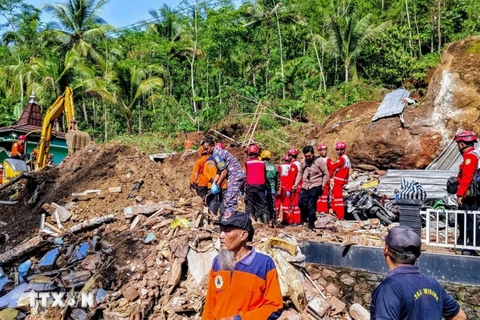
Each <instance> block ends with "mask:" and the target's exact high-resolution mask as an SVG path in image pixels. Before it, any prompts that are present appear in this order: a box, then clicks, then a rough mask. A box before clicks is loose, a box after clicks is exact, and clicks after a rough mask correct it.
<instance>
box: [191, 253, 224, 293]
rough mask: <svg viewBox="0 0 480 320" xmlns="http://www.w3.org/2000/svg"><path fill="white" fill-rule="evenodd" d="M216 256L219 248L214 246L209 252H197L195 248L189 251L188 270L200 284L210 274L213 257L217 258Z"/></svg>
mask: <svg viewBox="0 0 480 320" xmlns="http://www.w3.org/2000/svg"><path fill="white" fill-rule="evenodd" d="M216 256H217V250H215V249H214V248H210V249H209V250H208V251H207V252H197V251H195V250H193V249H191V250H189V251H188V254H187V262H188V270H189V271H190V273H191V274H192V276H193V278H194V279H195V282H196V283H197V284H200V283H201V282H202V280H203V278H204V277H205V276H206V275H208V274H209V272H210V269H211V268H212V263H213V259H215V257H216Z"/></svg>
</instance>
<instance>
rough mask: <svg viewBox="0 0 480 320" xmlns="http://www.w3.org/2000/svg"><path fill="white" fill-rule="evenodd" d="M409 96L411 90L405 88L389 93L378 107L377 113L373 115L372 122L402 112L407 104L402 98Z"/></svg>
mask: <svg viewBox="0 0 480 320" xmlns="http://www.w3.org/2000/svg"><path fill="white" fill-rule="evenodd" d="M409 96H410V92H408V91H407V90H405V89H397V90H395V91H392V92H389V93H387V94H386V95H385V98H383V101H382V103H381V104H380V106H379V107H378V109H377V113H375V115H374V116H373V119H372V122H373V121H376V120H378V119H381V118H386V117H391V116H394V115H397V114H401V113H402V112H403V108H404V106H405V105H404V104H403V102H402V98H408V97H409Z"/></svg>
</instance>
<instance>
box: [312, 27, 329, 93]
mask: <svg viewBox="0 0 480 320" xmlns="http://www.w3.org/2000/svg"><path fill="white" fill-rule="evenodd" d="M310 34H311V35H312V36H313V32H312V30H310ZM312 42H313V48H314V50H315V56H316V57H317V63H318V67H319V69H320V76H321V77H322V81H321V82H320V87H321V86H322V85H323V90H324V91H325V90H326V89H327V86H326V84H325V75H324V73H323V64H322V62H321V61H320V56H319V55H318V50H317V44H316V43H315V40H313V41H312ZM322 50H323V45H322Z"/></svg>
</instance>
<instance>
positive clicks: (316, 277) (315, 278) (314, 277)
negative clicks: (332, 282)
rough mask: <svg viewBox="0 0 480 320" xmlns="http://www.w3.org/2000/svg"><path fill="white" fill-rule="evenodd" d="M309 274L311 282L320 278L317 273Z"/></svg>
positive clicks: (319, 274)
mask: <svg viewBox="0 0 480 320" xmlns="http://www.w3.org/2000/svg"><path fill="white" fill-rule="evenodd" d="M309 274H310V278H312V280H314V281H315V280H318V278H320V277H321V276H322V274H321V273H320V272H318V271H315V272H312V273H309Z"/></svg>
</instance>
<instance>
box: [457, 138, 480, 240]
mask: <svg viewBox="0 0 480 320" xmlns="http://www.w3.org/2000/svg"><path fill="white" fill-rule="evenodd" d="M455 142H457V145H458V150H459V151H460V153H461V154H462V157H463V161H462V163H461V164H460V167H459V172H458V174H457V181H458V189H457V203H458V208H459V209H460V210H465V211H476V210H478V202H479V199H478V197H477V195H474V194H471V193H472V191H473V190H471V188H470V186H471V185H472V183H474V181H473V180H474V176H475V173H476V172H478V170H479V169H480V165H479V154H478V153H477V152H476V151H475V147H474V146H475V143H476V142H477V136H476V135H475V133H473V132H472V131H462V132H459V133H457V134H456V135H455ZM457 217H458V229H459V230H458V231H459V237H458V239H457V244H458V245H465V239H466V240H467V243H466V245H468V246H473V245H474V244H473V237H474V229H475V230H476V231H475V236H476V240H475V245H476V246H479V245H480V228H479V226H478V221H475V220H476V219H475V215H474V214H468V213H467V214H466V220H467V221H466V223H467V234H465V215H463V214H458V215H457Z"/></svg>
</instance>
